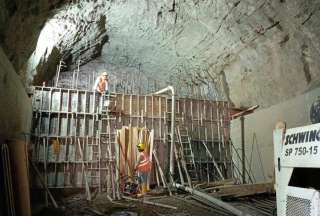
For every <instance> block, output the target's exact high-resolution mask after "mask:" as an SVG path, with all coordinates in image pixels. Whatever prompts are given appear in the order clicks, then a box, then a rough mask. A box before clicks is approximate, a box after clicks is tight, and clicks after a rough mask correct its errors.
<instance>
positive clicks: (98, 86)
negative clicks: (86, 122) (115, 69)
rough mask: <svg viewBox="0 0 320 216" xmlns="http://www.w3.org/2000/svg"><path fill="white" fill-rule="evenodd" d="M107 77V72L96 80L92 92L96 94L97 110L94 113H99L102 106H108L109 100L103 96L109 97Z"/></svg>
mask: <svg viewBox="0 0 320 216" xmlns="http://www.w3.org/2000/svg"><path fill="white" fill-rule="evenodd" d="M108 82H109V76H108V73H107V72H103V73H102V74H101V75H100V76H98V78H97V79H96V81H95V83H94V86H93V91H95V92H96V93H97V94H96V105H97V106H98V107H97V110H96V112H97V113H99V112H100V111H101V109H102V105H104V106H109V100H108V99H105V96H108V95H109V83H108Z"/></svg>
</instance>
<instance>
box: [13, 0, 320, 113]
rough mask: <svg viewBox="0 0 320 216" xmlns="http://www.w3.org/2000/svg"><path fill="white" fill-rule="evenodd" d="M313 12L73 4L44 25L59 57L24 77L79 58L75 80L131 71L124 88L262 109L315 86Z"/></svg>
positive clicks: (282, 6) (137, 1) (254, 5)
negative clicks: (172, 90) (154, 87)
mask: <svg viewBox="0 0 320 216" xmlns="http://www.w3.org/2000/svg"><path fill="white" fill-rule="evenodd" d="M41 10H42V9H41V8H40V11H41ZM319 10H320V2H319V1H317V0H309V1H300V0H290V1H288V0H279V1H271V0H258V1H257V0H227V1H214V0H203V1H197V0H184V1H182V0H165V1H156V0H145V1H141V0H130V1H127V0H121V1H120V0H115V1H101V0H96V1H89V2H87V1H81V0H79V1H74V2H71V3H66V4H65V5H64V6H62V7H60V10H55V11H54V13H55V15H54V17H53V18H52V19H49V21H48V22H47V23H51V22H53V21H54V23H56V24H57V26H58V27H59V28H62V29H61V30H59V31H57V34H56V35H57V36H56V37H54V38H52V39H50V41H52V43H51V44H52V45H51V46H50V47H57V50H58V51H59V52H57V54H55V55H53V57H52V58H44V57H43V56H45V55H48V52H46V49H44V50H45V51H44V52H42V53H41V52H40V55H38V56H40V57H37V58H35V57H34V56H31V58H29V63H28V64H27V66H28V68H27V70H26V71H27V74H28V76H30V77H33V76H34V75H35V74H39V76H38V77H36V81H37V82H38V83H39V82H40V81H41V80H42V79H44V77H45V76H47V77H46V78H48V77H52V76H53V74H54V69H53V68H51V69H47V67H46V66H42V67H40V68H39V65H45V64H46V62H48V61H49V60H50V61H51V62H53V63H54V64H56V63H57V62H58V61H59V60H60V58H61V57H63V58H64V59H65V60H66V61H67V63H69V64H73V65H76V64H75V63H76V60H78V59H79V58H81V59H83V62H82V64H85V63H87V62H88V61H89V60H92V59H95V61H92V62H91V63H90V64H89V65H87V66H85V67H83V68H82V71H88V72H89V74H91V73H92V69H94V68H96V69H97V71H98V70H100V68H106V69H109V70H110V72H111V74H112V75H113V76H114V77H119V76H118V75H119V74H122V73H125V72H130V71H136V72H134V73H133V74H142V75H141V76H142V77H143V78H142V79H139V76H136V75H135V76H132V77H134V80H137V81H135V82H136V83H135V84H133V85H132V86H137V87H139V86H141V84H140V83H143V84H142V85H146V84H145V83H146V82H142V81H141V80H144V79H147V80H150V83H152V82H158V83H159V87H163V86H165V85H169V84H172V85H175V86H176V87H178V89H180V90H181V92H184V93H188V94H190V93H192V92H193V93H194V92H196V94H197V95H203V96H206V97H211V98H212V97H213V98H219V99H229V100H231V101H232V102H234V103H235V104H236V105H237V106H249V105H252V104H260V105H261V106H262V107H268V106H270V105H273V104H276V103H279V102H280V101H283V100H285V99H289V98H291V97H294V96H295V95H299V94H302V93H303V92H305V91H308V90H310V89H312V88H314V87H315V86H318V85H319V80H320V76H319V75H320V72H319V70H318V69H319V67H320V65H319V63H318V61H317V59H318V58H319V50H320V39H319V38H318V37H317V35H319V33H320V25H319V24H320V19H319V18H320V13H319ZM13 22H14V21H13ZM63 25H65V26H66V27H65V28H64V29H65V30H63V27H62V26H63ZM102 25H104V27H101V26H102ZM99 26H100V27H99ZM55 29H58V28H55ZM69 30H70V31H69ZM104 31H106V33H104ZM65 32H68V33H67V34H65V35H64V33H65ZM69 32H71V33H69ZM59 33H61V34H63V37H62V36H59ZM9 35H10V31H9ZM97 35H98V36H97ZM101 35H103V36H101ZM77 36H79V37H77ZM8 37H9V36H8ZM45 38H47V37H45ZM79 38H81V39H79ZM40 39H41V35H40V38H39V40H38V44H39V41H41V40H40ZM19 41H23V40H19ZM85 41H89V42H88V43H85ZM105 42H107V43H105ZM55 44H56V45H55ZM88 44H98V46H96V47H97V48H95V50H97V51H93V52H91V51H89V52H86V50H88V49H90V48H89V47H91V46H90V45H88ZM103 44H104V45H103ZM102 45H103V47H102ZM79 47H80V48H79ZM101 48H102V51H101ZM13 50H17V49H13ZM37 50H38V46H37V48H36V51H35V52H34V53H33V55H35V53H37ZM77 50H84V52H82V51H81V52H77ZM100 51H101V52H100ZM38 53H39V52H38ZM75 53H80V54H81V55H77V54H75ZM93 53H94V54H93ZM100 54H101V55H100ZM70 56H71V57H70ZM30 59H31V60H30ZM39 59H40V60H39ZM69 69H71V70H69V71H72V69H73V68H69ZM47 70H49V71H50V73H45V72H46V71H47ZM84 76H85V75H84ZM88 76H89V75H88ZM88 76H87V77H88ZM64 77H70V75H66V76H64ZM120 77H121V78H120V79H121V80H122V81H123V80H124V83H127V80H126V79H130V81H131V80H132V78H131V77H130V76H129V78H123V77H122V76H120ZM67 81H68V80H65V82H67ZM62 82H63V81H62ZM124 85H126V84H124Z"/></svg>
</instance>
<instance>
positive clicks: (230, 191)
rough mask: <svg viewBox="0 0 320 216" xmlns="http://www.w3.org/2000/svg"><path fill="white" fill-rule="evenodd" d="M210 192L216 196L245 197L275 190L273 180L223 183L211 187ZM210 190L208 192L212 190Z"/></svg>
mask: <svg viewBox="0 0 320 216" xmlns="http://www.w3.org/2000/svg"><path fill="white" fill-rule="evenodd" d="M210 190H211V191H214V192H211V193H210V194H211V195H213V196H215V197H243V196H250V195H256V194H262V193H271V192H273V184H272V182H267V183H258V184H241V185H223V186H217V187H213V188H211V189H210ZM210 190H208V192H210Z"/></svg>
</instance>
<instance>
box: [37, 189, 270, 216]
mask: <svg viewBox="0 0 320 216" xmlns="http://www.w3.org/2000/svg"><path fill="white" fill-rule="evenodd" d="M142 199H145V200H147V201H151V202H155V203H162V204H166V205H169V206H172V207H176V208H177V209H170V208H164V207H159V206H153V205H149V204H143V203H142V202H140V201H128V200H124V199H123V200H119V201H113V202H111V201H109V200H108V198H107V196H106V195H105V194H99V195H97V196H96V197H95V198H94V199H93V200H92V201H90V202H89V201H87V200H86V199H85V197H84V196H83V195H75V196H72V197H68V198H65V199H63V200H62V201H61V202H59V209H53V208H44V209H42V210H41V211H39V212H38V213H37V214H34V215H46V216H51V215H52V216H55V215H57V216H64V215H68V216H70V215H87V216H96V215H110V216H173V215H175V216H206V215H215V216H225V215H232V214H230V213H229V212H226V211H225V210H223V209H219V208H217V207H216V206H210V205H208V203H205V202H202V201H201V200H200V201H199V200H195V199H194V198H193V197H192V196H190V195H188V194H179V195H178V194H177V195H174V196H171V197H170V196H164V195H161V196H146V197H145V198H140V199H139V200H142ZM257 202H258V201H257ZM232 204H233V205H234V206H235V207H237V208H239V209H241V210H243V211H244V212H246V213H249V214H250V215H253V216H255V215H256V216H264V215H272V214H271V213H270V212H272V211H268V212H267V211H257V210H256V209H255V208H252V206H253V204H252V203H250V202H249V201H248V200H245V201H241V202H240V201H237V202H233V203H232Z"/></svg>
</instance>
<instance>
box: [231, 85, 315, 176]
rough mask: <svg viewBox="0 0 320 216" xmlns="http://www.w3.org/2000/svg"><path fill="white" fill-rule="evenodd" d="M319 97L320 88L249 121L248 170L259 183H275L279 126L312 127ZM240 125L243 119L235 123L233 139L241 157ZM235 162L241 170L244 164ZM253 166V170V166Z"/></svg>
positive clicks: (232, 127)
mask: <svg viewBox="0 0 320 216" xmlns="http://www.w3.org/2000/svg"><path fill="white" fill-rule="evenodd" d="M318 96H320V88H316V89H313V90H312V91H309V92H308V93H305V94H303V95H300V96H298V97H296V98H293V99H291V100H288V101H284V102H282V103H280V104H277V105H274V106H272V107H270V108H267V109H262V110H258V111H256V112H255V113H253V114H251V115H248V116H246V117H245V150H246V156H247V159H248V161H247V168H248V170H250V169H252V172H253V174H254V176H255V178H256V180H257V182H262V181H265V180H271V178H272V176H273V136H272V133H273V129H274V126H275V124H276V122H277V121H279V120H283V121H285V122H287V128H292V127H299V126H303V125H308V124H311V121H310V118H309V112H310V107H311V104H312V103H313V102H314V101H315V100H316V98H317V97H318ZM240 125H241V124H240V119H236V120H233V121H232V122H231V139H232V141H233V143H234V145H235V147H236V149H237V150H238V151H239V153H240V154H241V128H240ZM259 152H260V154H259ZM259 155H260V156H259ZM251 158H252V159H251ZM260 158H261V159H260ZM234 160H235V162H236V164H237V166H239V167H240V168H241V165H239V164H241V163H239V159H238V158H237V156H235V155H234ZM250 161H251V163H250ZM250 164H251V166H249V165H250ZM250 167H251V168H250ZM247 179H248V178H247Z"/></svg>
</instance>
